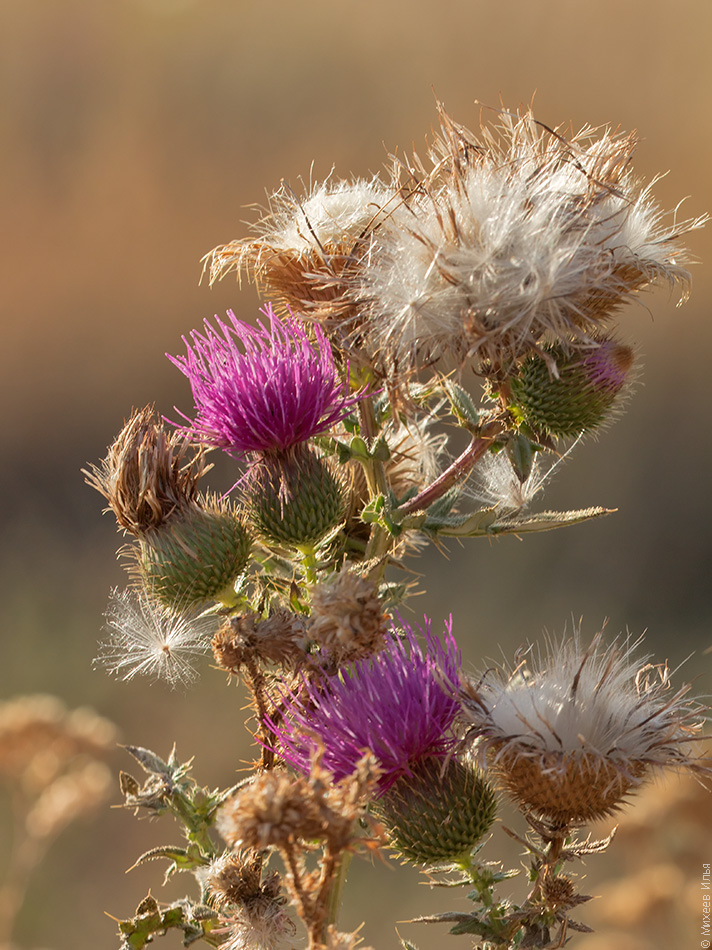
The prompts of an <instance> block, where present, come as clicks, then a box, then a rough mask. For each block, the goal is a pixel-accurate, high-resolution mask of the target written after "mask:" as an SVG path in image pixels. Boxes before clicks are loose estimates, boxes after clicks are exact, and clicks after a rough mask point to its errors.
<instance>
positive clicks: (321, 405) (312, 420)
mask: <svg viewBox="0 0 712 950" xmlns="http://www.w3.org/2000/svg"><path fill="white" fill-rule="evenodd" d="M261 312H262V313H263V314H264V315H265V316H266V317H268V318H269V321H270V327H269V329H267V327H265V326H264V324H263V323H261V322H260V323H259V325H258V327H257V328H255V327H252V326H250V325H249V324H247V323H243V322H242V321H240V320H238V319H237V318H236V317H235V314H234V313H233V312H232V311H231V310H228V312H227V315H228V317H229V319H230V325H228V324H225V323H223V322H222V321H221V320H220V319H219V318H218V317H216V318H215V319H216V320H217V323H218V328H219V330H215V329H214V328H213V327H212V326H211V325H210V323H208V321H207V320H206V321H205V333H204V334H202V333H199V332H198V331H197V330H194V331H193V332H192V333H191V334H190V336H191V338H192V341H193V342H192V344H191V343H189V342H188V340H187V339H186V338H185V337H183V342H184V343H185V345H186V347H187V350H188V353H187V355H186V356H171V355H170V354H169V353H166V356H167V357H168V359H169V360H170V361H171V362H172V363H174V364H175V365H176V366H177V367H178V369H179V370H180V371H181V372H182V373H183V374H184V375H185V376H187V377H188V380H189V381H190V385H191V389H192V390H193V399H194V400H195V407H196V410H197V413H196V416H195V419H194V420H191V419H190V418H189V417H188V416H186V415H184V414H183V413H180V414H181V415H182V416H183V418H184V419H186V420H187V422H188V423H189V425H187V426H181V427H180V428H181V429H182V431H184V432H185V433H186V434H187V435H189V436H190V437H192V438H196V439H198V440H200V441H202V442H206V443H208V444H209V445H215V446H217V447H218V448H221V449H225V450H226V451H227V452H230V453H232V454H235V455H245V454H247V453H249V452H284V451H287V450H288V449H290V448H292V447H293V446H295V445H297V444H299V443H300V442H306V441H307V439H310V438H311V437H312V436H315V435H321V434H323V433H325V432H327V431H328V430H329V429H330V428H331V427H332V426H333V425H335V424H336V423H337V422H339V421H340V420H341V419H343V418H344V416H345V415H347V414H348V412H349V411H350V410H351V408H352V407H353V406H354V405H355V404H356V403H357V402H358V400H359V399H361V398H363V394H357V395H354V396H350V395H349V382H348V375H347V378H346V380H345V381H342V380H341V379H340V378H339V374H338V372H337V370H336V367H335V365H334V359H333V356H332V352H331V346H330V344H329V341H328V340H327V339H326V337H325V336H324V333H323V331H322V330H321V328H320V327H319V326H314V328H313V332H314V338H315V339H314V342H312V340H310V339H309V337H308V336H307V334H306V332H305V330H304V328H303V327H302V326H301V325H300V324H299V322H298V321H297V320H296V319H295V318H294V317H292V318H291V319H287V320H284V321H282V320H279V319H278V318H277V317H276V316H275V314H274V312H273V310H272V307H271V305H268V306H266V307H264V308H263V309H262V311H261ZM238 344H240V345H241V347H240V346H238ZM177 411H179V410H177Z"/></svg>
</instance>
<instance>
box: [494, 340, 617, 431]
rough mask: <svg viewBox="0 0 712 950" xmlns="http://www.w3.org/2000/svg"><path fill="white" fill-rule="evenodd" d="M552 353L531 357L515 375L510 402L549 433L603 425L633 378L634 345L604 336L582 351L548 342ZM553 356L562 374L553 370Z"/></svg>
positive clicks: (529, 421)
mask: <svg viewBox="0 0 712 950" xmlns="http://www.w3.org/2000/svg"><path fill="white" fill-rule="evenodd" d="M546 355H547V358H546V359H545V358H544V357H543V356H538V355H537V356H532V357H530V358H529V359H527V360H526V361H525V362H524V363H523V364H522V367H521V369H520V371H519V374H518V375H517V376H513V377H512V378H511V379H510V380H509V386H510V391H511V403H510V407H511V408H512V409H513V410H514V411H515V412H518V414H520V415H521V417H522V419H523V421H524V422H525V423H526V424H527V425H528V426H530V427H531V428H532V429H533V430H534V431H535V432H541V433H545V434H547V435H553V436H572V435H579V434H580V433H582V432H586V431H589V430H591V429H595V428H596V427H597V426H599V425H601V423H602V422H604V421H605V419H606V417H607V416H609V414H610V412H611V410H612V409H613V408H614V404H615V402H616V399H617V397H618V395H619V394H620V392H621V390H622V389H623V388H624V386H625V384H626V380H627V379H628V375H629V373H630V369H631V367H632V365H633V351H632V350H631V348H630V347H629V346H624V345H623V344H622V343H617V342H616V341H615V340H602V341H601V342H599V343H598V344H597V346H596V347H595V349H590V350H585V351H583V352H580V351H579V352H576V353H567V352H566V351H565V350H564V349H563V347H561V346H558V345H557V346H551V347H547V349H546ZM552 360H553V361H554V362H555V363H556V367H557V369H558V373H559V378H558V379H557V378H555V377H554V376H553V374H552V372H551V368H550V367H551V361H552Z"/></svg>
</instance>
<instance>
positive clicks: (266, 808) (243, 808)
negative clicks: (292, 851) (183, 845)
mask: <svg viewBox="0 0 712 950" xmlns="http://www.w3.org/2000/svg"><path fill="white" fill-rule="evenodd" d="M217 828H218V831H219V832H220V834H221V835H222V836H223V838H224V839H225V841H227V843H228V844H229V845H231V846H232V847H241V848H253V849H254V850H256V851H263V850H264V849H265V848H268V847H270V846H273V847H276V848H284V847H287V846H289V845H291V844H292V843H293V842H294V841H296V840H298V839H306V840H309V839H314V838H321V839H324V838H325V837H326V836H327V825H326V823H325V820H324V814H323V813H322V810H321V809H320V808H319V805H318V802H316V801H315V797H314V794H313V792H312V790H311V788H310V785H309V781H308V779H306V778H304V777H299V778H295V777H294V776H293V775H289V774H288V773H286V772H281V771H271V772H263V773H261V774H260V775H258V776H256V778H255V779H254V780H253V781H252V782H251V783H250V784H249V785H247V786H246V787H245V788H242V789H241V790H240V791H239V792H238V793H237V794H236V795H234V796H233V797H232V798H230V799H229V800H228V801H227V802H226V803H225V804H224V805H223V806H222V808H221V809H220V812H219V814H218V820H217Z"/></svg>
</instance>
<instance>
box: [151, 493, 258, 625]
mask: <svg viewBox="0 0 712 950" xmlns="http://www.w3.org/2000/svg"><path fill="white" fill-rule="evenodd" d="M250 547H251V539H250V536H249V534H248V532H247V530H246V528H245V526H244V524H243V521H242V518H241V516H240V514H239V513H238V512H237V510H236V509H235V508H233V507H232V506H230V505H226V504H222V503H220V502H218V501H216V500H211V501H209V502H208V503H207V504H206V505H205V507H202V506H198V505H194V506H191V507H190V508H189V509H188V510H187V511H185V512H184V513H182V514H181V516H180V517H178V518H174V519H173V520H171V522H170V523H169V524H167V525H166V526H164V527H163V528H161V530H159V531H155V532H152V533H151V535H150V536H147V537H146V540H144V541H142V542H141V544H140V549H139V554H138V567H139V573H140V574H141V576H142V578H143V581H144V583H145V584H146V585H147V586H148V587H150V589H151V592H152V593H153V594H154V596H155V597H157V598H158V600H160V601H162V602H163V603H165V604H167V605H168V606H170V607H177V608H179V609H184V608H185V607H187V606H189V605H191V604H196V603H202V602H205V601H221V602H223V603H225V604H231V603H233V602H234V600H235V586H234V585H235V580H236V579H237V578H238V577H239V576H240V574H242V572H243V571H244V569H245V567H246V565H247V560H248V558H249V556H250Z"/></svg>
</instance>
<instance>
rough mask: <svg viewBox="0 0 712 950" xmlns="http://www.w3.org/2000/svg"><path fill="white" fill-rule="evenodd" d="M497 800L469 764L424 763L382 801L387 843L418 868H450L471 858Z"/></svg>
mask: <svg viewBox="0 0 712 950" xmlns="http://www.w3.org/2000/svg"><path fill="white" fill-rule="evenodd" d="M496 811H497V800H496V798H495V794H494V791H493V789H492V787H491V786H490V784H489V783H488V782H487V781H486V779H485V778H484V777H483V776H482V774H481V773H480V771H479V769H477V768H475V767H474V766H473V765H472V764H470V763H469V762H467V761H460V760H459V759H455V758H450V759H446V760H445V762H443V760H442V759H424V760H423V761H421V762H418V763H417V764H415V765H414V766H413V769H412V772H411V774H410V775H404V776H402V778H399V779H398V781H397V782H396V783H395V784H394V785H393V786H391V788H390V789H389V790H388V791H387V792H386V793H385V794H384V795H382V796H381V797H380V798H379V799H378V804H377V814H378V816H379V818H381V819H382V820H383V822H384V824H385V826H386V829H387V832H388V835H389V843H390V845H391V847H393V848H394V849H395V850H396V851H398V852H400V854H401V855H402V856H403V857H404V858H405V859H406V860H407V861H411V862H412V863H414V864H425V865H433V864H443V863H447V864H452V863H454V862H457V861H459V860H462V859H464V858H466V857H467V855H469V854H470V853H471V851H472V849H473V848H474V847H475V845H476V844H477V842H478V841H479V840H480V839H481V838H482V837H483V836H484V835H485V834H486V833H487V831H488V830H489V828H490V826H491V825H492V822H493V821H494V819H495V815H496Z"/></svg>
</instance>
